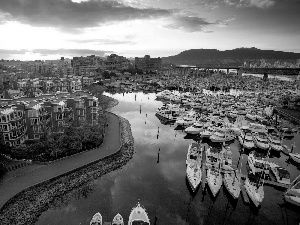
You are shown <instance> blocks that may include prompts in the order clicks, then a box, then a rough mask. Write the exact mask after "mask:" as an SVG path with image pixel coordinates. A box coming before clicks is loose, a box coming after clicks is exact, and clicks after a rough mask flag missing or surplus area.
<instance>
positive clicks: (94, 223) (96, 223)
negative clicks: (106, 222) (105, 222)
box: [90, 212, 102, 225]
mask: <svg viewBox="0 0 300 225" xmlns="http://www.w3.org/2000/svg"><path fill="white" fill-rule="evenodd" d="M90 225H102V216H101V214H100V213H99V212H97V213H96V214H95V215H94V216H93V218H92V220H91V222H90Z"/></svg>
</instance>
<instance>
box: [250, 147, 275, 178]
mask: <svg viewBox="0 0 300 225" xmlns="http://www.w3.org/2000/svg"><path fill="white" fill-rule="evenodd" d="M248 166H249V169H250V173H252V174H261V173H264V174H265V176H269V175H270V165H269V162H268V161H267V160H266V159H264V157H263V155H262V154H259V153H257V152H255V151H252V152H250V153H249V155H248Z"/></svg>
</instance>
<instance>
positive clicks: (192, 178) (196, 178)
mask: <svg viewBox="0 0 300 225" xmlns="http://www.w3.org/2000/svg"><path fill="white" fill-rule="evenodd" d="M186 175H187V178H188V181H189V184H190V186H191V188H192V190H193V191H194V192H195V191H196V189H197V187H198V186H199V184H200V182H201V179H202V171H201V164H199V163H197V162H189V163H188V165H187V167H186Z"/></svg>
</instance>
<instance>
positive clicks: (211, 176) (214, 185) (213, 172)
mask: <svg viewBox="0 0 300 225" xmlns="http://www.w3.org/2000/svg"><path fill="white" fill-rule="evenodd" d="M206 180H207V184H208V186H209V188H210V190H211V192H212V194H213V196H214V197H216V195H217V194H218V192H219V191H220V188H221V186H222V175H221V173H220V170H219V168H216V167H211V168H208V170H207V177H206Z"/></svg>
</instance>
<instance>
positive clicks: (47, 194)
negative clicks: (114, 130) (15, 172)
mask: <svg viewBox="0 0 300 225" xmlns="http://www.w3.org/2000/svg"><path fill="white" fill-rule="evenodd" d="M119 122H120V132H121V133H120V137H121V140H120V141H121V147H120V149H119V151H118V152H117V153H115V154H113V155H111V156H108V157H106V158H104V159H102V160H100V161H99V162H97V163H95V164H92V165H88V166H86V167H84V168H81V169H79V170H76V171H73V172H71V173H69V174H65V175H63V176H61V177H59V178H55V179H53V180H50V181H46V182H43V183H41V184H38V185H36V186H34V187H31V188H28V189H26V190H24V191H22V192H20V193H19V194H17V195H16V196H14V197H13V198H12V199H10V200H9V201H8V202H7V203H6V204H5V205H4V206H3V207H2V208H1V211H0V221H1V224H2V225H6V224H7V225H12V224H17V225H21V224H34V223H35V222H36V221H37V219H38V218H39V216H40V215H41V214H42V212H44V211H45V210H47V209H48V208H49V206H50V205H51V203H52V202H53V201H54V199H55V198H59V197H60V196H63V195H65V194H67V193H69V192H71V191H72V190H74V189H78V188H81V187H82V186H85V185H86V184H87V183H89V182H92V181H94V180H95V179H98V178H99V177H101V176H103V175H105V174H107V173H109V172H111V171H114V170H116V169H119V168H121V167H122V166H124V165H125V164H126V163H127V162H128V161H129V160H130V159H131V158H132V156H133V154H134V140H133V136H132V133H131V125H130V123H129V122H128V120H126V119H124V118H122V117H119Z"/></svg>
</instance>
